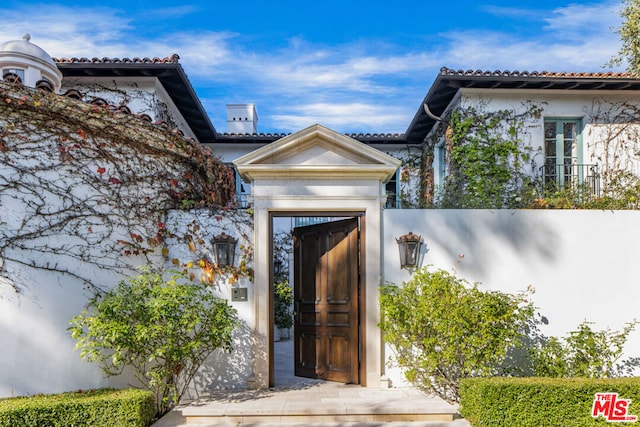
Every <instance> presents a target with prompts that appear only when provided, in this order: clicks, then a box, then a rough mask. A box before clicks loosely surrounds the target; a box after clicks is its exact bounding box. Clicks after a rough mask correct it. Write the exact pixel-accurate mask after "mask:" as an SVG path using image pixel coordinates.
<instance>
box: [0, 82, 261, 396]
mask: <svg viewBox="0 0 640 427" xmlns="http://www.w3.org/2000/svg"><path fill="white" fill-rule="evenodd" d="M232 194H233V181H232V180H231V171H230V170H229V169H228V168H227V167H226V166H225V165H223V164H222V162H221V161H220V160H219V159H218V158H217V157H215V156H214V155H213V154H212V153H211V152H210V151H208V150H206V149H204V148H203V147H202V146H200V145H199V144H198V143H197V142H195V141H194V140H191V139H188V138H185V137H183V136H182V135H180V134H179V133H176V132H173V131H172V129H170V128H167V127H166V126H158V125H153V124H151V123H150V122H147V121H145V120H141V119H140V118H137V117H135V116H134V115H130V114H128V113H127V112H124V111H121V110H118V109H114V108H111V107H110V106H109V105H102V104H99V103H90V102H83V101H82V100H77V99H72V98H69V97H65V96H60V95H55V94H49V93H43V92H39V91H36V90H34V89H30V88H24V87H19V86H14V85H11V84H7V83H1V82H0V347H2V349H3V351H2V352H1V353H0V396H10V395H18V394H30V393H43V392H57V391H64V390H70V389H79V388H83V389H85V388H92V387H98V386H104V385H106V384H107V383H106V380H104V379H103V376H102V373H101V372H100V371H99V369H98V368H96V367H93V366H90V365H88V364H86V363H82V362H81V361H80V356H79V354H78V353H77V352H75V351H74V343H73V342H72V341H71V339H70V337H69V335H68V333H67V327H68V322H69V320H70V319H71V317H73V316H75V315H76V314H78V313H79V312H80V311H81V310H82V309H83V308H84V305H85V304H86V302H87V299H88V298H89V297H90V296H92V295H94V294H95V293H96V292H101V291H102V290H104V289H107V288H109V287H110V286H112V285H114V284H115V283H116V282H117V281H119V280H121V279H123V278H124V277H125V276H126V275H130V274H133V273H135V268H136V266H139V265H140V264H143V263H148V262H153V263H156V264H164V263H165V262H170V261H171V259H170V258H169V249H168V247H167V245H168V244H169V243H172V244H175V245H187V246H189V245H190V240H189V239H188V238H187V237H186V236H185V235H182V234H180V232H179V231H177V230H172V229H171V227H169V226H168V224H167V221H166V214H167V212H168V211H169V210H171V209H192V208H207V209H218V208H226V206H227V202H228V201H229V200H230V198H231V195H232ZM222 215H225V214H224V213H223V214H222ZM195 261H197V260H195ZM183 264H184V262H182V261H179V262H178V263H177V265H176V268H184V265H183ZM171 265H174V264H173V263H171ZM238 270H240V269H238ZM244 270H245V271H247V274H248V272H249V267H246V268H245V269H244ZM238 274H240V272H238ZM198 279H199V277H198ZM117 382H118V380H115V383H116V384H117ZM124 384H126V381H125V382H123V385H124Z"/></svg>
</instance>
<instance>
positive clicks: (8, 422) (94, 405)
mask: <svg viewBox="0 0 640 427" xmlns="http://www.w3.org/2000/svg"><path fill="white" fill-rule="evenodd" d="M155 412H156V410H155V404H154V401H153V395H152V394H151V392H148V391H143V390H136V389H125V390H113V389H102V390H91V391H78V392H73V393H62V394H54V395H38V396H33V397H13V398H9V399H0V427H148V426H149V425H151V423H152V421H153V419H154V417H155Z"/></svg>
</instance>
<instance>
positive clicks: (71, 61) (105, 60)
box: [53, 53, 180, 64]
mask: <svg viewBox="0 0 640 427" xmlns="http://www.w3.org/2000/svg"><path fill="white" fill-rule="evenodd" d="M179 59H180V56H178V54H176V53H174V54H173V55H171V56H166V57H164V58H159V57H157V56H155V57H153V58H149V57H144V58H139V57H134V58H107V57H103V58H98V57H93V58H91V59H90V58H86V57H82V58H77V57H72V58H53V62H56V63H65V64H177V63H178V60H179Z"/></svg>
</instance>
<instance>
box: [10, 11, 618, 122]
mask: <svg viewBox="0 0 640 427" xmlns="http://www.w3.org/2000/svg"><path fill="white" fill-rule="evenodd" d="M105 4H108V2H103V1H100V2H98V1H91V0H87V1H83V2H68V1H58V2H56V1H52V2H49V3H33V2H30V3H26V2H15V1H11V0H8V1H4V2H2V4H1V5H0V41H6V40H13V39H19V38H20V37H22V35H23V34H24V33H26V32H29V33H30V34H31V36H32V42H34V43H36V44H38V45H39V46H40V47H42V48H43V49H45V50H46V51H47V52H49V54H51V55H52V56H54V57H67V58H68V57H74V56H75V57H100V58H102V57H110V58H113V57H119V58H123V57H129V58H132V57H145V56H147V57H155V56H158V57H165V56H170V55H171V54H173V53H177V54H178V55H180V63H181V64H182V66H183V67H184V69H185V71H186V73H187V75H188V76H189V79H190V80H191V83H192V84H193V86H194V88H195V90H196V93H197V94H198V96H199V97H200V99H201V101H202V103H203V105H204V106H205V109H206V110H207V112H208V113H209V115H210V118H211V121H212V123H213V124H214V126H215V127H216V129H217V130H218V131H219V132H224V131H226V113H225V105H226V104H228V103H255V104H256V107H257V111H258V117H259V122H258V131H259V132H287V133H288V132H295V131H297V130H300V129H302V128H304V127H306V126H308V125H311V124H314V123H321V124H323V125H325V126H328V127H330V128H333V129H335V130H337V131H339V132H346V133H351V132H379V133H403V132H404V131H405V130H406V128H407V126H408V125H409V123H410V122H411V119H412V118H413V115H414V114H415V112H416V111H417V109H418V108H419V107H420V104H421V101H422V99H423V98H424V96H425V95H426V93H427V91H428V89H429V87H430V86H431V84H432V83H433V80H434V79H435V77H436V75H437V73H438V71H439V69H440V68H441V67H443V66H446V67H449V68H455V69H483V70H511V71H513V70H521V71H522V70H528V71H533V70H536V71H542V70H547V71H550V70H553V71H590V72H597V71H603V70H605V69H604V68H603V64H605V63H606V62H607V60H608V59H609V58H610V57H611V56H612V55H613V54H615V53H616V52H617V51H618V49H619V47H620V41H619V38H618V36H617V34H616V33H615V32H614V29H615V28H618V27H619V26H620V24H621V20H620V16H619V10H620V8H621V6H622V3H621V1H620V0H615V1H608V0H603V1H594V2H585V3H580V4H578V3H571V2H567V1H556V0H537V1H529V0H525V1H518V2H514V1H512V0H511V1H503V0H457V1H442V0H439V1H431V0H422V1H406V0H393V1H390V0H387V1H372V0H369V1H348V0H342V1H337V0H324V1H322V2H302V1H299V0H298V1H292V0H291V1H290V0H287V1H275V0H273V1H265V0H262V1H257V0H244V1H243V0H240V1H237V2H235V1H229V0H227V1H218V0H208V1H194V2H189V1H187V2H184V3H182V4H181V5H179V6H176V5H175V4H176V3H175V2H165V1H154V2H149V1H136V0H129V1H127V2H122V3H121V4H119V5H113V6H105Z"/></svg>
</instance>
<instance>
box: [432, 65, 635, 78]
mask: <svg viewBox="0 0 640 427" xmlns="http://www.w3.org/2000/svg"><path fill="white" fill-rule="evenodd" d="M440 75H441V76H461V77H540V78H548V77H561V78H571V79H575V78H588V79H637V77H635V76H634V75H633V74H631V73H626V72H612V71H607V72H598V73H587V72H565V71H560V72H558V71H517V70H515V71H509V70H505V71H500V70H496V71H488V70H454V69H451V68H447V67H442V68H441V69H440Z"/></svg>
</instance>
